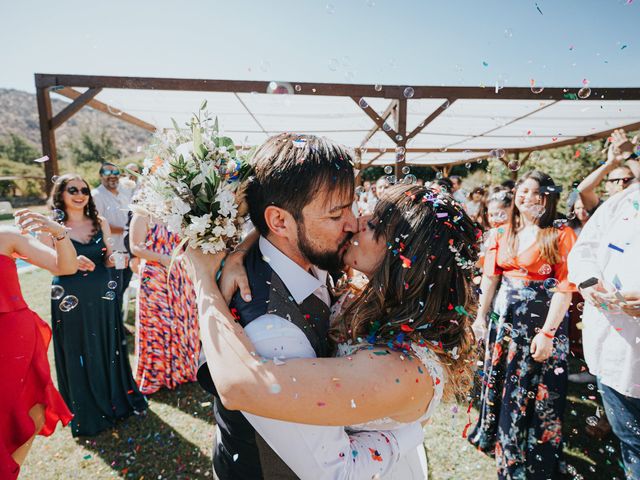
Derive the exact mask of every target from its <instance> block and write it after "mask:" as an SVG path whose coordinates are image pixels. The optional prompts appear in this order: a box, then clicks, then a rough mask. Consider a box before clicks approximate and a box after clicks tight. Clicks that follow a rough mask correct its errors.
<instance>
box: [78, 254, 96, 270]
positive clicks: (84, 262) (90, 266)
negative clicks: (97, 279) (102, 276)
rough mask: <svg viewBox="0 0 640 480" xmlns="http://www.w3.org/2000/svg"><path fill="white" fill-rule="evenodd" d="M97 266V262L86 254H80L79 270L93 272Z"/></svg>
mask: <svg viewBox="0 0 640 480" xmlns="http://www.w3.org/2000/svg"><path fill="white" fill-rule="evenodd" d="M95 268H96V264H95V263H93V262H92V261H91V260H89V259H88V258H87V257H85V256H84V255H78V270H81V271H83V272H93V271H94V270H95Z"/></svg>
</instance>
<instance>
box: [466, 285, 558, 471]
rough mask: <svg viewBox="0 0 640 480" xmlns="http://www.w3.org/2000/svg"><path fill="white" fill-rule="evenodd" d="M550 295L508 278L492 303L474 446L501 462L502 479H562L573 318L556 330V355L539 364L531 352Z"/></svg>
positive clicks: (551, 293) (543, 319) (472, 434)
mask: <svg viewBox="0 0 640 480" xmlns="http://www.w3.org/2000/svg"><path fill="white" fill-rule="evenodd" d="M552 295H553V292H550V291H547V290H546V289H545V288H544V285H543V283H542V282H531V281H529V282H525V281H522V280H515V279H510V278H508V277H504V276H503V277H502V283H501V286H500V289H499V290H498V293H497V295H496V297H495V300H494V304H493V312H492V314H491V317H490V318H491V321H490V326H489V334H488V339H487V349H486V354H485V360H484V368H483V371H482V372H480V373H481V377H482V390H481V397H480V406H479V409H480V418H479V419H478V423H477V424H476V425H475V427H474V429H473V431H472V432H471V434H470V435H469V441H470V442H471V444H472V445H474V446H475V447H477V448H478V449H479V450H480V451H482V452H484V453H486V454H487V455H490V456H492V457H495V459H496V466H497V469H498V478H504V479H523V480H524V479H527V480H530V479H550V478H557V477H558V476H559V475H560V473H559V472H560V465H561V463H562V458H561V455H562V416H563V413H564V407H565V401H566V394H567V358H568V355H569V339H568V337H567V328H568V320H567V317H566V316H565V318H564V319H563V321H562V323H561V324H560V326H559V327H558V330H557V332H556V335H555V338H554V340H553V344H554V348H553V353H552V355H551V357H549V358H548V359H547V360H546V361H544V362H542V363H539V362H536V361H534V360H533V358H532V357H531V352H530V347H531V341H532V340H533V337H534V336H535V335H536V333H537V331H538V329H540V328H542V326H543V325H544V322H545V320H546V317H547V313H548V311H549V303H550V300H551V296H552Z"/></svg>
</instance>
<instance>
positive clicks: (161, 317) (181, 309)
mask: <svg viewBox="0 0 640 480" xmlns="http://www.w3.org/2000/svg"><path fill="white" fill-rule="evenodd" d="M129 242H130V246H131V252H132V253H133V255H135V256H136V257H139V258H141V259H142V262H141V263H140V270H139V276H140V290H139V292H138V305H137V308H136V368H135V371H136V382H137V383H138V385H139V387H140V391H141V392H142V393H144V394H151V393H154V392H157V391H158V390H159V389H161V388H163V387H166V388H169V389H174V388H176V387H177V386H178V385H180V384H181V383H186V382H193V381H195V379H196V371H197V365H198V355H199V351H200V343H199V338H198V318H197V306H196V303H195V294H194V291H193V284H192V283H191V280H190V279H189V277H188V276H187V274H186V273H185V271H184V267H183V264H182V260H181V259H180V258H176V260H175V261H174V262H173V265H171V255H172V254H173V251H174V249H175V248H176V247H177V246H178V245H179V243H180V239H179V238H178V236H177V235H175V234H174V233H171V232H169V231H168V230H167V228H166V226H164V225H161V224H157V223H152V222H151V220H150V219H149V217H146V216H143V215H140V214H137V213H136V214H134V216H133V218H132V220H131V227H130V239H129Z"/></svg>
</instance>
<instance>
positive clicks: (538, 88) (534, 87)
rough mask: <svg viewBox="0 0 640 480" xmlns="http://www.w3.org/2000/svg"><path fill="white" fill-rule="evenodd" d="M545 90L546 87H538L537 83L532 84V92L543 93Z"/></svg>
mask: <svg viewBox="0 0 640 480" xmlns="http://www.w3.org/2000/svg"><path fill="white" fill-rule="evenodd" d="M543 91H544V87H538V86H537V85H531V93H535V94H536V95H538V94H540V93H542V92H543Z"/></svg>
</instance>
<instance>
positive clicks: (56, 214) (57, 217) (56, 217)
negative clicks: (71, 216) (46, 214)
mask: <svg viewBox="0 0 640 480" xmlns="http://www.w3.org/2000/svg"><path fill="white" fill-rule="evenodd" d="M64 217H65V214H64V212H63V211H62V210H59V209H57V208H54V209H53V210H51V218H52V219H53V221H54V222H61V221H63V220H64Z"/></svg>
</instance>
